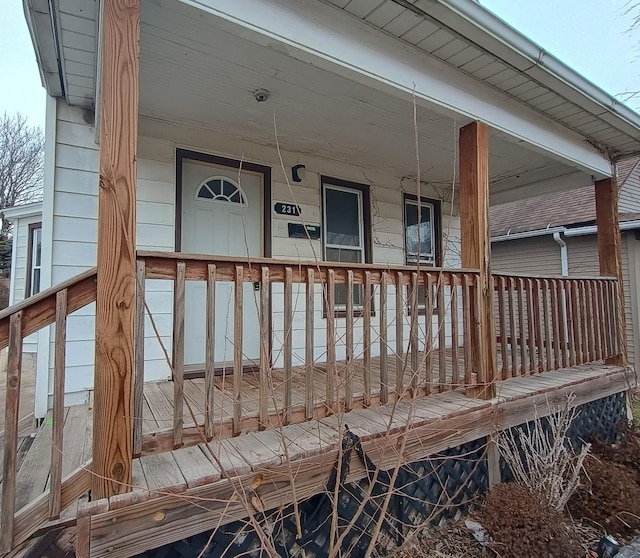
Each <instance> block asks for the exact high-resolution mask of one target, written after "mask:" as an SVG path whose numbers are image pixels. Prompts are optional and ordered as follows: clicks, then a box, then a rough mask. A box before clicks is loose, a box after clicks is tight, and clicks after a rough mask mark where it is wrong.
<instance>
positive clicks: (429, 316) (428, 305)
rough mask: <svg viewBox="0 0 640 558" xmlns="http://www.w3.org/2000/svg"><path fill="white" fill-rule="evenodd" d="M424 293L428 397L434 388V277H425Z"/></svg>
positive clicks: (426, 385) (425, 364) (428, 274)
mask: <svg viewBox="0 0 640 558" xmlns="http://www.w3.org/2000/svg"><path fill="white" fill-rule="evenodd" d="M425 282H426V284H425V291H424V325H425V328H424V350H425V353H426V357H425V359H424V361H425V363H424V367H425V372H426V374H425V375H426V379H425V390H426V392H427V395H429V394H430V393H431V389H432V386H433V275H431V273H427V274H426V276H425Z"/></svg>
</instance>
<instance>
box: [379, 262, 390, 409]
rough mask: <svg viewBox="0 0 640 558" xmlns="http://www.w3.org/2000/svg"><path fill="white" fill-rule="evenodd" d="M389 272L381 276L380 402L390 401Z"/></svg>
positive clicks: (384, 272)
mask: <svg viewBox="0 0 640 558" xmlns="http://www.w3.org/2000/svg"><path fill="white" fill-rule="evenodd" d="M388 286H389V279H388V277H387V272H386V271H383V272H382V274H381V276H380V403H382V404H383V405H384V404H385V403H387V402H388V401H389V367H388V364H387V354H388V347H387V294H388V293H387V289H388Z"/></svg>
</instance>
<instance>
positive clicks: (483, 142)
mask: <svg viewBox="0 0 640 558" xmlns="http://www.w3.org/2000/svg"><path fill="white" fill-rule="evenodd" d="M459 150H460V229H461V236H462V267H464V268H473V269H479V270H480V280H479V286H478V288H477V289H472V297H473V298H475V299H476V300H474V301H473V302H472V304H471V305H470V306H471V308H475V309H476V311H477V315H476V316H474V318H475V320H474V324H475V325H476V327H477V328H479V330H480V335H479V336H476V335H474V334H473V333H472V335H471V339H465V343H470V344H471V346H472V354H473V355H475V356H474V359H473V361H474V362H475V363H477V364H476V366H477V370H476V372H477V374H478V380H479V382H478V385H477V386H474V387H471V388H467V394H468V395H471V396H473V397H482V398H486V399H488V398H491V397H494V396H495V380H496V335H495V323H494V312H493V278H492V276H491V240H490V236H489V130H488V128H487V125H486V124H483V123H481V122H472V123H471V124H468V125H467V126H465V127H464V128H461V129H460V143H459ZM476 339H478V341H476Z"/></svg>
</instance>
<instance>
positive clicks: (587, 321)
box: [494, 275, 621, 379]
mask: <svg viewBox="0 0 640 558" xmlns="http://www.w3.org/2000/svg"><path fill="white" fill-rule="evenodd" d="M494 288H495V299H496V300H495V311H496V312H495V321H496V334H497V337H498V346H499V348H500V351H499V352H500V354H501V356H502V358H501V376H502V378H503V379H507V378H511V377H514V376H520V375H525V374H534V373H536V372H544V371H547V370H557V369H560V368H566V367H568V366H575V365H578V364H585V363H589V362H596V361H599V360H607V359H610V358H613V357H615V356H617V355H619V354H620V350H621V345H620V340H619V339H618V334H617V325H616V321H617V318H616V314H617V296H618V295H617V289H618V284H617V281H616V279H615V278H607V277H525V276H513V275H509V276H506V275H494Z"/></svg>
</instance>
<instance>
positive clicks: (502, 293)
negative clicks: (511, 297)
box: [496, 276, 509, 380]
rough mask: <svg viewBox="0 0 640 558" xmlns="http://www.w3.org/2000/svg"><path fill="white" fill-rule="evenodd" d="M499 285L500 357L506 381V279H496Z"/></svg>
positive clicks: (507, 361)
mask: <svg viewBox="0 0 640 558" xmlns="http://www.w3.org/2000/svg"><path fill="white" fill-rule="evenodd" d="M496 283H497V297H498V324H499V328H500V357H501V360H502V366H501V370H502V379H503V380H506V379H507V378H508V377H509V373H508V370H509V359H508V356H507V337H508V335H507V315H506V309H505V303H504V297H505V294H506V293H505V290H506V287H505V284H504V277H502V276H498V277H496Z"/></svg>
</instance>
